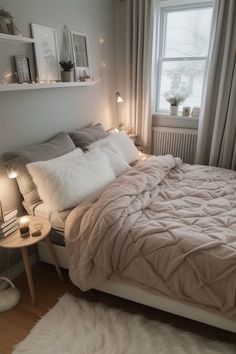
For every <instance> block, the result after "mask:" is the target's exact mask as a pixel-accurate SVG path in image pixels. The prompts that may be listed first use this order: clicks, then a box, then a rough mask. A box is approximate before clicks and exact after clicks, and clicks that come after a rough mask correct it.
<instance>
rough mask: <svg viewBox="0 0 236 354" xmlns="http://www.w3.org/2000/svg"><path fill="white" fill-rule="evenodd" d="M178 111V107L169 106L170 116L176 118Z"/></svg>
mask: <svg viewBox="0 0 236 354" xmlns="http://www.w3.org/2000/svg"><path fill="white" fill-rule="evenodd" d="M178 111H179V106H170V114H171V115H172V116H177V115H178Z"/></svg>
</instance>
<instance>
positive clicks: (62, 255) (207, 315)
mask: <svg viewBox="0 0 236 354" xmlns="http://www.w3.org/2000/svg"><path fill="white" fill-rule="evenodd" d="M53 246H54V249H55V252H56V254H57V257H58V261H59V264H60V266H61V267H62V268H65V269H68V268H69V262H68V257H67V254H66V249H65V247H63V246H59V245H55V244H54V245H53ZM38 252H39V259H40V260H41V261H42V262H46V263H50V264H54V263H53V260H52V259H51V255H50V253H49V251H48V248H47V245H46V243H45V241H41V242H39V243H38ZM95 289H96V290H99V291H102V292H105V293H108V294H112V295H115V296H118V297H121V298H124V299H127V300H131V301H134V302H137V303H140V304H143V305H147V306H150V307H154V308H156V309H159V310H163V311H166V312H169V313H173V314H175V315H178V316H182V317H186V318H189V319H191V320H195V321H198V322H202V323H205V324H208V325H211V326H213V327H217V328H221V329H224V330H226V331H230V332H234V333H236V321H234V320H231V319H228V318H226V317H224V316H223V315H222V314H221V313H220V312H219V311H214V310H211V309H209V310H208V309H206V310H205V309H203V308H202V307H200V306H197V305H190V304H188V303H184V302H183V301H177V300H174V299H171V298H168V297H165V296H161V295H157V294H156V293H153V292H150V291H147V290H145V289H142V288H139V287H137V286H134V285H131V284H129V283H126V282H121V281H111V280H107V281H106V282H104V283H103V284H101V285H100V286H98V287H96V288H95Z"/></svg>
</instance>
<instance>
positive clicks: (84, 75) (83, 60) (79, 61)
mask: <svg viewBox="0 0 236 354" xmlns="http://www.w3.org/2000/svg"><path fill="white" fill-rule="evenodd" d="M71 43H72V52H73V58H74V63H75V79H76V81H91V71H90V67H89V57H88V44H87V37H86V35H85V34H83V33H80V32H74V31H71Z"/></svg>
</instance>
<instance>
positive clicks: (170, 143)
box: [152, 127, 197, 164]
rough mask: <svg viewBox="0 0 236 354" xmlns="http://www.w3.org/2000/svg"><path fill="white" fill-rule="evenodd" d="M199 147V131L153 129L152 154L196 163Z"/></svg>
mask: <svg viewBox="0 0 236 354" xmlns="http://www.w3.org/2000/svg"><path fill="white" fill-rule="evenodd" d="M196 145H197V130H195V129H182V128H181V129H180V128H167V127H153V128H152V153H153V154H154V155H167V154H171V155H173V156H175V157H180V158H181V159H182V160H183V161H184V162H185V163H190V164H193V163H194V158H195V152H196Z"/></svg>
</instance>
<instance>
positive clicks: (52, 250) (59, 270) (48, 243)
mask: <svg viewBox="0 0 236 354" xmlns="http://www.w3.org/2000/svg"><path fill="white" fill-rule="evenodd" d="M45 240H46V242H47V246H48V249H49V252H50V253H51V256H52V259H53V261H54V265H55V267H56V270H57V274H58V276H59V278H60V279H61V281H63V280H64V279H63V276H62V272H61V269H60V266H59V263H58V259H57V255H56V252H55V250H54V248H53V245H52V243H51V240H50V238H49V236H48V237H46V239H45Z"/></svg>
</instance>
